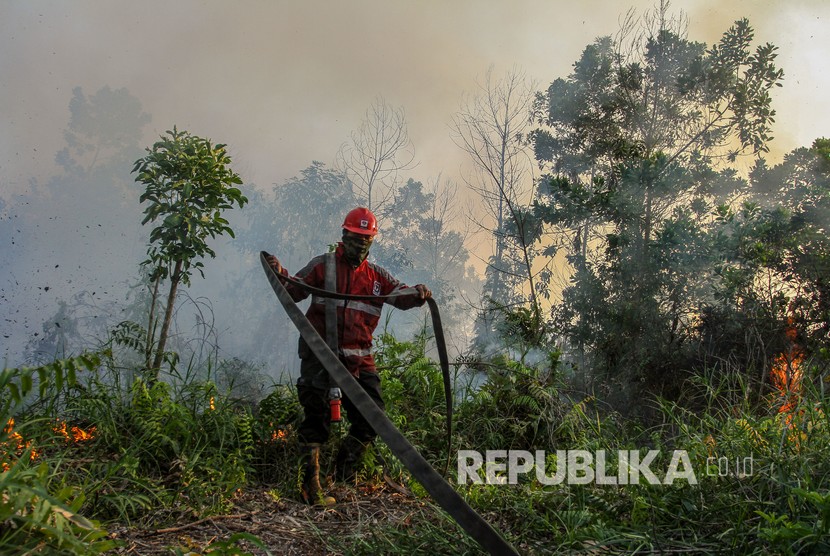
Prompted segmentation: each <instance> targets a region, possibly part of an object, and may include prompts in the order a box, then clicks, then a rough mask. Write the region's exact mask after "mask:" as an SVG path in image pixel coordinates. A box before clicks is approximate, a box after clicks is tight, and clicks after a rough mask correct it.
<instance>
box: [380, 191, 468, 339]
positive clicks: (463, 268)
mask: <svg viewBox="0 0 830 556" xmlns="http://www.w3.org/2000/svg"><path fill="white" fill-rule="evenodd" d="M456 198H457V196H456V189H455V188H454V187H453V186H452V185H451V184H449V183H444V184H441V182H440V180H436V182H435V183H434V184H433V185H432V186H431V187H430V189H429V190H425V188H424V185H423V184H422V183H421V182H418V181H415V180H413V179H409V180H408V181H407V182H406V184H404V185H403V186H401V187H400V188H398V190H397V191H396V193H395V198H394V200H393V202H391V203H390V205H389V214H388V216H387V217H386V218H384V219H383V220H382V221H381V226H382V230H381V231H383V230H384V229H385V230H387V231H388V233H386V234H384V236H383V241H380V242H378V244H377V245H375V246H373V248H372V251H373V254H372V257H373V258H374V259H375V260H376V261H378V263H379V264H380V265H381V266H383V267H384V268H386V269H387V270H389V271H390V272H391V273H392V275H393V276H396V277H398V278H400V279H405V281H406V282H407V283H411V284H415V283H424V284H428V285H429V287H430V289H431V290H432V293H433V297H435V298H436V299H437V300H438V301H439V302H440V303H441V313H442V319H443V321H444V324H445V329H447V330H448V331H449V330H458V329H460V328H462V327H463V324H466V323H465V321H467V320H468V319H467V315H466V314H465V311H464V307H463V306H462V302H463V297H462V296H465V295H466V296H468V297H469V292H470V290H471V289H473V287H474V285H475V284H473V283H472V282H474V281H473V280H471V276H470V275H471V269H470V268H469V267H468V266H467V263H468V261H469V257H470V254H469V251H468V250H467V248H466V247H465V239H466V234H465V231H464V230H457V229H452V228H451V224H452V223H453V222H456V221H458V220H459V219H458V206H457V204H456V203H455V199H456Z"/></svg>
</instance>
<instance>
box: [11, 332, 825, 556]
mask: <svg viewBox="0 0 830 556" xmlns="http://www.w3.org/2000/svg"><path fill="white" fill-rule="evenodd" d="M426 347H427V341H426V338H425V336H424V335H421V336H417V337H415V338H414V339H413V340H412V341H409V342H399V341H397V340H395V338H393V337H391V336H388V335H384V336H383V337H381V338H380V341H379V342H378V365H379V367H381V368H382V379H383V391H384V396H385V399H386V401H387V406H388V413H389V416H390V418H391V419H392V420H393V422H394V423H395V424H396V425H397V426H398V427H399V428H400V429H401V430H402V431H403V432H404V434H405V435H406V436H407V437H408V438H409V440H410V441H411V442H412V443H413V445H415V446H416V448H417V449H418V450H419V451H420V452H421V453H422V454H424V456H425V457H426V458H427V459H428V460H429V461H430V462H431V463H432V464H433V465H434V466H435V467H436V469H441V470H443V468H444V466H445V465H446V462H447V460H448V458H449V460H450V461H451V463H452V465H450V467H449V472H448V478H449V480H450V481H451V482H453V483H457V476H456V473H457V471H458V468H457V466H456V460H457V455H458V451H459V450H468V451H475V452H478V453H481V454H483V455H485V454H487V451H488V450H489V451H497V450H502V451H506V450H517V451H523V452H522V453H526V454H527V455H533V456H534V457H535V456H538V455H539V454H541V456H539V457H541V458H542V459H541V460H539V459H538V458H537V459H536V463H537V464H538V463H540V462H541V463H540V471H539V473H541V474H542V476H541V477H539V476H537V470H536V469H535V468H529V470H528V471H527V472H524V473H520V474H518V475H517V481H516V484H486V482H482V483H481V484H475V483H473V482H472V481H466V482H465V484H461V485H457V489H458V490H459V492H460V493H461V494H462V496H463V497H464V498H465V499H466V500H467V501H468V502H469V503H470V505H471V506H473V507H474V508H475V509H476V510H477V511H478V512H479V513H480V514H481V515H482V516H484V518H485V519H486V520H487V521H488V522H489V523H491V524H492V525H493V526H494V527H496V528H497V529H498V530H500V531H501V532H502V533H503V534H504V535H505V536H506V538H507V539H508V540H509V541H510V542H511V543H512V544H513V545H514V546H516V547H517V548H518V549H519V551H520V552H522V553H527V554H548V553H552V552H566V553H567V552H602V553H619V554H629V553H637V552H646V553H648V552H654V553H663V552H666V553H671V552H694V551H699V552H704V553H730V554H766V553H777V554H822V553H827V552H830V540H828V539H830V453H828V451H830V421H829V420H828V409H830V407H828V405H829V403H828V396H827V394H826V393H825V391H824V385H825V383H826V382H825V381H826V378H825V377H823V376H821V375H820V373H819V370H818V368H817V367H816V366H810V365H809V364H807V365H806V367H805V377H807V378H809V380H807V379H805V380H804V384H805V385H806V386H805V388H804V389H803V391H802V392H801V394H800V396H799V398H798V403H797V404H794V405H791V406H788V409H787V411H781V406H782V404H781V400H779V399H777V398H776V397H775V395H774V394H770V395H769V396H768V397H767V398H766V399H764V401H763V403H762V404H761V405H758V404H755V405H752V404H750V403H748V402H746V401H745V400H748V399H750V396H748V395H747V394H748V392H747V389H748V388H749V386H748V385H747V384H745V383H744V382H743V379H742V378H741V377H742V375H741V374H740V373H738V372H734V371H730V370H729V369H720V370H718V372H713V371H712V370H711V369H709V370H706V371H704V372H701V373H700V374H699V375H697V376H696V377H694V378H692V379H690V380H689V382H688V383H687V388H686V392H687V396H686V398H684V399H682V400H680V401H668V400H663V399H651V400H640V403H647V404H650V405H651V406H653V409H654V410H655V414H656V415H658V416H659V418H658V419H657V420H655V421H653V422H651V423H649V424H644V423H642V422H639V421H631V420H626V419H624V418H623V417H622V416H621V415H620V414H618V413H617V412H615V411H612V410H610V409H609V408H607V407H606V406H603V405H602V403H601V401H600V400H597V399H594V398H593V397H591V396H589V395H579V396H577V395H574V393H573V391H571V390H569V389H567V388H566V387H565V385H566V381H565V379H564V378H563V377H562V369H560V368H559V367H558V366H557V364H556V361H557V358H558V355H557V354H556V353H553V354H550V357H548V358H547V360H546V363H545V364H544V365H540V366H538V367H535V366H533V365H530V364H527V363H520V362H516V361H512V360H509V359H508V358H502V359H497V360H494V361H490V362H489V363H488V365H486V366H483V365H479V366H478V367H477V369H478V370H476V371H471V370H470V369H466V368H462V366H461V365H456V366H455V368H454V372H453V382H454V392H453V396H454V399H455V414H454V422H453V436H452V447H451V449H450V452H449V453H448V451H447V442H446V423H445V411H446V408H445V401H444V392H443V386H442V384H443V381H442V376H441V372H440V369H438V367H437V365H436V364H435V363H434V362H433V361H432V360H431V359H430V358H428V357H427V356H426ZM551 362H553V364H552V363H551ZM482 369H483V370H482ZM482 373H483V374H482ZM198 374H199V373H198V372H190V371H188V372H187V373H185V376H186V377H188V378H187V379H186V380H177V379H176V377H172V376H171V377H169V378H168V379H167V380H164V379H163V380H158V381H149V380H147V379H146V378H142V377H141V373H139V372H135V373H128V372H125V371H124V370H123V369H121V368H120V367H119V366H118V365H116V364H115V362H114V360H113V357H112V354H111V353H109V352H106V351H103V352H100V353H96V354H87V355H83V356H81V357H75V358H69V359H63V360H59V361H55V362H53V363H51V364H49V365H46V366H43V367H39V368H34V369H6V370H4V371H3V372H2V374H1V375H0V392H2V397H0V420H1V421H2V423H3V424H4V427H3V431H2V433H0V443H2V446H3V448H4V449H3V450H2V451H0V466H2V469H0V491H1V492H2V494H3V496H2V500H0V552H2V553H9V554H25V553H28V552H32V551H37V550H41V551H42V550H47V548H48V550H47V551H51V552H49V553H56V554H61V553H64V554H100V553H103V552H106V551H107V550H110V549H112V548H113V547H114V546H115V541H113V540H112V539H110V538H109V536H108V534H107V527H108V525H109V524H115V523H119V524H127V525H133V526H142V527H149V526H158V525H161V524H169V523H172V522H176V521H179V520H193V519H197V518H199V517H202V516H206V515H212V514H217V513H222V512H227V511H229V510H230V509H231V508H232V506H233V503H234V498H235V496H236V495H237V494H238V493H239V491H240V489H245V488H250V487H252V486H264V487H266V488H268V489H269V490H270V491H271V492H273V493H274V495H275V496H277V497H286V498H294V499H296V497H297V492H296V490H297V478H298V469H299V468H298V464H297V455H298V452H297V448H296V445H297V438H296V429H297V425H298V422H299V419H300V418H301V414H302V411H301V409H300V407H299V404H298V403H297V399H296V393H295V392H294V390H293V387H291V386H290V385H278V386H275V387H273V388H272V389H271V390H270V392H269V394H268V395H267V396H266V397H265V398H264V399H262V400H261V401H260V402H259V403H258V404H256V405H254V404H253V403H252V402H251V400H240V399H236V398H235V397H234V396H232V395H231V393H230V392H229V391H227V390H220V389H219V388H218V387H217V385H216V383H215V382H214V381H212V380H210V379H209V377H205V376H204V375H202V377H201V378H196V376H197V375H198ZM82 433H83V434H82ZM343 434H345V429H344V428H337V429H335V434H333V435H332V439H331V441H330V443H329V445H327V446H326V447H325V449H324V458H323V459H324V461H323V467H324V470H326V471H331V464H332V458H333V454H334V453H335V451H336V448H337V444H338V442H339V440H340V438H341V437H342V435H343ZM557 450H560V451H561V450H571V451H573V450H585V451H587V452H589V453H591V454H593V455H596V454H598V453H600V452H603V453H604V455H605V467H604V471H605V475H604V476H606V477H613V478H615V480H616V479H618V478H619V477H630V476H629V475H627V474H626V473H622V474H620V469H621V468H622V469H625V466H624V461H622V460H621V458H623V457H625V458H630V457H632V454H633V453H635V452H636V454H637V457H641V458H645V457H647V455H648V454H649V451H656V452H657V453H656V455H655V456H654V458H653V461H651V463H650V465H649V467H650V469H651V470H652V471H654V474H655V475H656V476H657V478H658V479H660V480H663V479H664V475H665V473H666V470H667V469H668V468H669V467H670V465H671V460H672V457H673V454H675V453H676V451H679V450H682V451H683V452H684V453H685V454H686V458H687V459H686V460H685V461H684V462H683V463H684V465H683V466H682V469H683V470H684V471H688V469H686V465H685V464H686V463H688V466H689V467H690V469H691V471H692V472H693V475H694V480H690V478H689V476H688V474H687V475H685V476H683V477H682V478H680V479H676V480H674V481H673V482H671V484H649V483H648V481H646V480H644V477H643V476H641V477H640V479H639V480H638V481H636V482H635V484H600V482H599V481H596V480H594V481H578V480H577V481H572V480H570V479H569V478H568V476H565V478H564V479H563V480H560V481H558V482H556V481H553V480H552V478H553V477H555V476H556V475H555V474H556V471H557V469H559V466H561V465H563V464H565V463H566V461H565V460H564V459H562V458H565V457H566V456H565V452H561V453H559V452H557ZM493 453H496V454H498V452H493ZM505 453H506V452H505ZM501 457H502V460H501V463H505V462H506V459H504V455H503V454H502V456H501ZM494 461H495V460H494ZM364 464H365V467H364V471H363V472H362V474H361V480H363V481H380V480H381V477H382V475H383V474H386V475H388V476H389V477H391V478H393V479H394V480H396V481H398V482H400V483H401V484H404V485H406V486H407V487H408V488H409V490H410V491H411V492H412V493H413V494H414V495H415V496H416V497H419V498H420V499H421V501H422V502H423V503H422V505H421V506H420V508H421V510H420V511H418V512H415V513H413V514H411V515H410V516H408V518H407V519H406V520H405V521H404V522H401V523H383V522H382V521H381V522H379V523H374V524H371V525H369V524H357V525H356V529H355V531H354V534H353V535H350V536H346V537H343V538H322V539H321V541H322V544H323V545H324V546H325V549H326V550H328V551H330V552H333V553H343V554H376V553H384V554H417V553H433V554H454V553H480V552H481V548H480V547H478V546H477V545H476V544H475V543H474V541H472V540H471V539H470V538H469V537H467V536H466V535H464V534H463V532H462V531H461V530H460V529H459V528H458V526H456V525H455V524H454V523H453V522H452V521H451V520H450V518H449V517H448V516H446V514H444V513H443V512H442V511H441V510H440V509H438V508H437V507H435V506H434V505H432V504H431V503H430V501H429V499H428V497H427V496H426V494H425V492H424V491H423V489H422V488H421V487H420V485H418V484H417V482H415V481H414V480H412V479H411V477H410V476H409V474H408V472H407V471H406V469H404V468H403V467H402V466H401V465H400V463H399V462H398V461H397V460H396V459H395V458H394V456H392V454H391V453H389V451H388V449H387V448H386V447H385V445H384V444H383V443H382V442H380V441H377V442H376V443H375V445H374V446H373V447H372V449H371V450H369V452H368V453H367V456H366V458H365V461H364ZM485 467H486V466H482V468H481V469H480V470H479V471H478V473H479V474H478V476H479V477H480V478H485V474H484V471H485ZM590 467H591V473H593V472H596V473H597V474H599V473H600V471H599V466H598V464H597V463H596V462H594V464H593V465H591V466H590ZM505 474H506V470H505V469H504V468H502V469H500V470H497V471H496V472H495V473H493V476H495V477H498V476H504V475H505ZM597 476H598V475H597ZM551 482H554V483H555V484H545V483H551ZM606 482H609V481H606ZM610 482H611V483H613V482H615V481H610ZM577 483H581V484H577ZM239 539H242V537H239V538H238V539H237V540H239ZM244 540H251V539H250V538H248V537H246V538H245V539H244ZM254 540H256V539H255V538H254ZM222 543H224V544H222ZM253 544H256V543H255V542H254V543H253ZM234 546H236V544H235V540H232V539H225V540H220V541H217V544H215V546H214V547H213V549H212V550H213V552H212V553H214V554H220V553H233V551H234V550H237V549H236V548H233V547H234Z"/></svg>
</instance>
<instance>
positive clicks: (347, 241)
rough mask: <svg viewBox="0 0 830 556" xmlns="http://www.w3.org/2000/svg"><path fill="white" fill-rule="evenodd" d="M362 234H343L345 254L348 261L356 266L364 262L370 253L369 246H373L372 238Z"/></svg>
mask: <svg viewBox="0 0 830 556" xmlns="http://www.w3.org/2000/svg"><path fill="white" fill-rule="evenodd" d="M366 238H367V236H360V235H356V234H355V235H344V236H343V256H344V257H345V259H346V261H347V262H348V263H350V264H352V265H354V266H357V265H359V264H360V263H362V262H363V261H364V260H365V259H366V257H367V256H368V255H369V248H370V247H371V246H372V238H371V237H369V238H368V241H367V240H366Z"/></svg>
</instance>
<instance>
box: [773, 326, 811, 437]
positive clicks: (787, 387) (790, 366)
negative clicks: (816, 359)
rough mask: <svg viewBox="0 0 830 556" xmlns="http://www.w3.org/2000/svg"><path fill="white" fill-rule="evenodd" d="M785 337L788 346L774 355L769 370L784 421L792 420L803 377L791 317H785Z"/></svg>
mask: <svg viewBox="0 0 830 556" xmlns="http://www.w3.org/2000/svg"><path fill="white" fill-rule="evenodd" d="M786 333H787V339H788V340H789V341H790V348H789V349H788V350H787V351H785V352H783V353H781V354H780V355H778V356H777V357H775V359H773V363H772V369H771V370H770V378H771V379H772V385H773V386H775V388H776V389H778V394H779V398H780V399H781V402H782V403H781V408H780V409H779V410H778V413H786V414H787V415H786V417H785V420H786V423H787V424H788V425H789V424H790V423H791V421H792V417H793V416H792V412H793V410H795V408H796V407H797V406H798V402H799V400H800V398H801V381H802V379H803V378H804V369H803V367H802V365H801V364H802V363H803V362H804V352H803V351H802V350H801V348H800V347H799V345H798V343H797V342H796V340H797V337H798V331H797V330H796V328H795V326H794V325H793V318H792V317H790V318H788V319H787V332H786Z"/></svg>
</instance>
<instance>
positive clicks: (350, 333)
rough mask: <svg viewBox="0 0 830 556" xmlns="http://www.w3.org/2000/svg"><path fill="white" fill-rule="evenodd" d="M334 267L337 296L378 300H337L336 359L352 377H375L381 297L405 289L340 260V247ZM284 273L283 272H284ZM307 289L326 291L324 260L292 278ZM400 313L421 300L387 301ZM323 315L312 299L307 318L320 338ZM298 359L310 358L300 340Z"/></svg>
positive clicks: (373, 269)
mask: <svg viewBox="0 0 830 556" xmlns="http://www.w3.org/2000/svg"><path fill="white" fill-rule="evenodd" d="M335 261H336V265H337V293H345V294H351V295H373V296H379V297H378V299H377V300H368V301H352V300H337V341H338V346H339V351H340V353H339V355H340V357H341V359H342V360H343V362H344V363H345V365H346V368H348V369H349V371H351V372H352V374H354V375H355V376H357V375H359V374H360V372H361V371H363V372H370V373H374V372H377V370H376V369H375V360H374V357H373V356H372V334H373V333H374V331H375V328H376V327H377V325H378V322H379V321H380V316H381V311H382V309H383V304H384V301H385V300H384V299H383V298H382V297H380V296H385V295H389V294H391V293H394V292H395V291H398V290H401V289H403V288H406V287H407V286H406V285H405V284H402V283H401V282H399V281H398V280H396V279H395V278H393V277H392V275H390V274H389V272H387V271H386V270H385V269H383V268H381V267H379V266H377V265H376V264H374V263H370V262H369V261H363V262H362V263H360V265H358V266H357V268H355V267H353V266H352V265H350V264H349V263H347V262H346V261H344V260H343V245H342V243H341V244H338V247H337V250H336V251H335ZM283 273H286V271H285V270H284V269H283ZM295 278H297V279H298V280H302V281H303V282H305V283H306V284H308V285H309V286H314V287H316V288H325V278H326V257H325V255H318V256H317V257H314V258H313V259H311V261H309V263H308V264H307V265H306V266H305V267H304V268H303V269H302V270H300V271H299V272H298V273H297V275H296V276H295ZM286 289H287V290H288V292H289V293H290V294H291V297H292V298H293V299H294V301H301V300H303V299H305V298H306V297H308V292H306V291H305V290H303V289H302V288H299V287H297V286H294V285H292V284H286ZM386 302H387V303H390V304H391V305H393V306H395V307H397V308H399V309H411V308H412V307H420V306H421V305H423V304H424V302H425V301H424V300H423V299H418V297H417V296H416V295H406V296H401V297H395V298H392V299H389V300H388V301H386ZM325 313H326V311H325V300H324V298H322V297H318V296H316V295H313V296H312V298H311V305H310V306H309V308H308V311H306V317H307V318H308V320H309V321H310V322H311V324H312V325H313V326H314V328H315V329H316V330H317V332H318V333H319V334H320V336H322V337H323V338H325V337H326V314H325ZM299 352H300V357H302V358H307V357H313V355H311V353H310V352H309V350H308V346H306V345H305V341H304V340H303V339H302V338H300V346H299Z"/></svg>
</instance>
